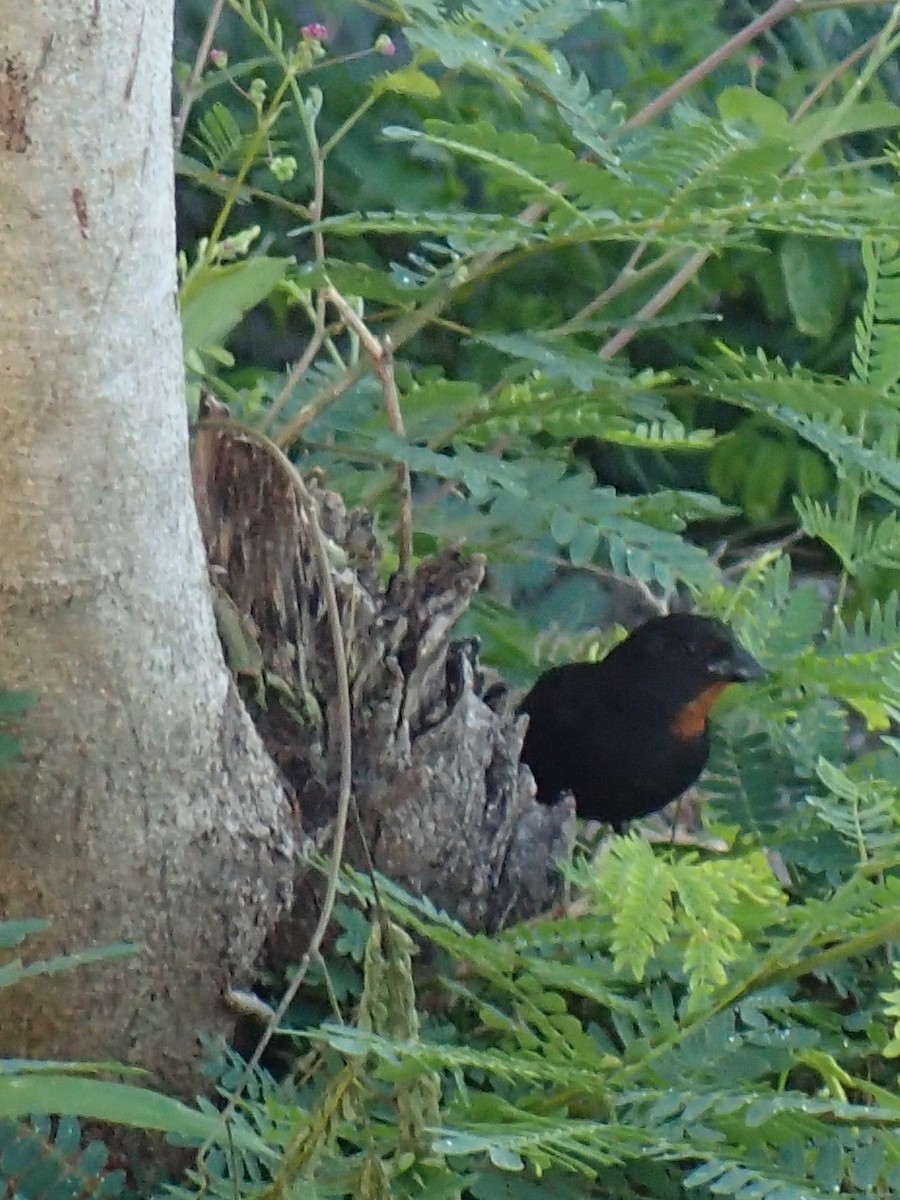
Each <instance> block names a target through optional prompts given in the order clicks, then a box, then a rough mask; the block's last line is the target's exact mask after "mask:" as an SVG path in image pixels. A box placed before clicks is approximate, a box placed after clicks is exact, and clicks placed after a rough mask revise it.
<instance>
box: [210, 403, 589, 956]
mask: <svg viewBox="0 0 900 1200" xmlns="http://www.w3.org/2000/svg"><path fill="white" fill-rule="evenodd" d="M193 461H194V487H195V495H196V498H197V505H198V511H199V513H200V522H201V528H202V530H203V534H204V539H205V541H206V545H207V553H208V556H209V561H210V564H211V568H212V571H213V575H214V577H215V578H216V579H217V580H218V581H219V584H220V586H221V587H222V588H223V589H224V591H225V592H227V597H228V600H227V601H226V603H227V605H228V612H229V614H230V617H231V619H232V620H238V619H240V621H241V624H242V629H243V632H244V635H245V636H247V635H249V642H247V641H243V640H242V639H241V638H240V637H238V638H237V639H236V640H237V642H238V643H239V648H238V650H237V653H236V654H233V655H232V661H233V662H234V663H235V665H236V666H237V668H238V672H239V674H240V672H241V671H243V674H244V677H245V680H246V682H247V685H248V686H247V689H246V691H247V694H248V695H250V696H252V695H254V694H255V696H256V703H255V705H254V716H255V720H256V723H257V727H258V729H259V730H260V733H261V734H262V737H263V740H264V742H265V744H266V746H267V747H268V749H269V751H270V753H271V754H272V756H273V758H274V759H275V761H276V762H277V763H278V765H279V766H280V768H281V770H282V772H283V773H284V776H285V778H286V779H287V781H288V782H289V785H290V787H291V789H292V792H293V794H294V797H295V801H296V804H297V805H298V808H299V811H300V812H301V813H302V820H303V826H304V829H305V830H306V831H307V833H309V834H310V835H311V836H312V837H313V838H316V837H318V836H320V835H321V833H322V831H323V830H326V829H327V827H328V825H329V823H330V821H331V820H332V818H333V814H334V797H335V792H336V788H335V780H336V775H337V761H338V745H337V742H336V730H337V729H338V725H339V714H338V712H337V707H336V706H337V700H336V696H337V688H336V683H335V673H334V671H335V668H334V662H333V652H332V639H331V634H330V632H329V628H328V622H327V618H326V612H325V605H324V601H323V595H322V586H321V579H320V577H319V571H318V568H317V566H316V563H315V560H314V555H313V552H312V548H311V538H310V529H309V515H308V514H307V513H306V512H305V511H304V506H303V505H302V504H299V505H298V501H297V498H296V493H295V490H294V487H293V485H292V482H291V479H290V477H289V475H288V473H287V472H286V471H285V469H284V468H283V466H282V465H281V464H280V462H279V461H278V459H277V457H276V456H275V455H273V454H272V452H271V451H270V450H269V449H268V448H267V447H266V446H265V445H264V444H262V443H260V441H258V440H257V439H255V438H254V435H253V434H252V433H246V434H242V433H241V432H240V431H239V430H238V429H237V428H236V427H235V426H231V425H229V424H227V423H222V422H216V421H212V422H209V423H207V424H201V427H200V429H199V431H198V433H197V435H196V438H195V444H194V456H193ZM307 485H308V486H309V487H310V488H311V490H312V492H313V497H314V500H315V507H316V509H317V511H318V514H319V522H320V525H321V527H322V528H323V531H324V532H325V534H326V535H327V537H328V539H329V544H330V559H331V577H332V580H333V583H334V587H335V590H336V594H337V598H338V603H339V607H340V611H341V615H342V623H343V627H344V636H345V639H346V644H347V648H348V658H349V676H350V680H349V682H350V689H351V696H352V735H353V740H352V745H353V783H354V797H355V800H356V804H357V805H358V809H359V812H360V815H361V823H362V826H363V829H364V831H365V836H366V838H367V840H368V843H369V846H370V848H371V852H372V856H373V859H374V861H375V865H376V866H377V867H378V868H379V870H381V871H383V872H384V873H385V874H386V875H388V876H390V877H391V878H392V879H394V880H396V881H397V882H399V883H401V884H402V885H403V886H404V887H406V888H408V889H410V890H412V891H414V892H417V893H420V894H424V895H427V896H428V897H429V898H430V899H431V900H432V901H433V902H434V903H435V904H436V905H438V906H439V907H441V908H444V909H446V910H448V911H449V912H451V913H453V914H454V915H456V916H457V917H459V919H461V920H462V921H463V922H465V924H466V925H468V926H469V927H471V928H473V929H486V930H490V929H496V928H498V927H499V926H501V925H503V924H506V923H509V922H510V921H513V920H517V919H522V918H526V917H529V916H533V915H534V914H536V913H538V912H542V911H544V910H546V909H547V908H549V907H550V906H551V905H552V904H553V902H554V900H555V899H556V898H557V896H558V894H559V890H560V879H559V872H558V870H557V867H556V864H557V863H558V862H559V861H560V860H561V859H562V858H563V857H565V856H566V855H567V854H568V852H569V849H570V839H571V835H572V827H573V820H572V811H571V807H570V804H569V802H564V803H562V804H559V805H556V806H555V807H552V808H550V807H546V806H543V805H539V804H537V803H536V802H535V800H534V798H533V796H534V792H533V784H532V781H531V777H530V775H529V773H528V772H527V770H524V769H521V768H520V767H519V765H518V761H519V753H520V750H521V742H522V736H523V732H524V727H523V722H522V720H521V719H518V718H516V717H515V715H514V713H512V712H511V711H510V706H509V704H508V703H507V702H506V701H505V698H504V697H503V695H502V693H500V692H498V691H496V689H495V698H494V699H492V696H491V694H490V692H487V693H486V691H485V687H484V680H483V678H482V674H481V672H480V670H479V667H478V662H477V652H476V647H475V646H473V645H472V643H471V642H467V641H454V640H453V637H452V635H453V629H454V625H455V624H456V622H457V621H458V620H459V618H460V616H461V615H462V614H463V613H464V612H465V610H466V608H467V606H468V604H469V602H470V600H471V598H472V596H473V594H474V593H475V591H476V590H477V588H478V586H479V584H480V582H481V579H482V574H483V563H482V561H481V559H480V558H478V557H468V558H467V557H465V556H463V555H462V554H461V553H460V552H458V551H457V550H453V549H449V550H446V551H445V552H443V553H441V554H439V555H438V556H437V557H435V558H433V559H429V560H427V561H425V562H423V563H422V564H421V565H420V566H419V567H418V568H417V569H416V570H415V572H414V573H413V575H412V576H411V577H410V578H403V577H401V576H396V577H395V578H394V579H393V580H392V581H391V582H390V584H389V585H388V586H387V587H385V586H383V585H382V583H381V581H380V579H381V576H380V555H379V551H378V547H377V543H376V540H375V538H374V537H373V535H372V529H371V523H370V520H369V518H368V517H367V515H366V514H364V513H361V512H352V513H348V512H347V511H346V510H345V508H344V506H343V504H342V503H341V501H340V499H339V497H337V496H336V495H335V494H334V493H332V492H329V491H328V490H326V489H325V488H324V487H323V486H321V484H320V483H318V482H317V481H316V480H315V479H311V480H308V481H307ZM248 644H249V646H250V648H249V650H248V648H247V647H248ZM251 703H254V702H253V701H252V700H251ZM349 841H350V848H351V851H350V852H351V858H352V859H353V860H354V861H355V862H356V863H357V864H358V865H360V866H363V865H364V857H363V855H362V854H361V847H360V845H359V843H358V838H357V837H356V836H355V833H354V827H353V823H352V822H351V825H350V828H349ZM297 885H298V893H297V894H298V895H299V896H304V895H305V894H306V893H305V887H304V885H305V880H304V869H303V866H302V864H300V866H299V871H298V879H297ZM306 907H307V906H305V905H303V904H301V905H300V910H299V912H298V913H297V915H296V916H295V918H294V919H292V920H290V921H287V922H284V923H283V924H282V926H281V927H280V929H279V934H278V936H277V938H276V939H275V942H274V946H275V955H276V958H278V959H279V960H290V959H292V958H294V959H296V957H297V955H298V953H300V952H302V951H303V949H304V948H305V942H304V937H305V930H306V924H307V919H306V913H305V910H306Z"/></svg>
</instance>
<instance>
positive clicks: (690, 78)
mask: <svg viewBox="0 0 900 1200" xmlns="http://www.w3.org/2000/svg"><path fill="white" fill-rule="evenodd" d="M799 8H800V0H776V2H775V4H773V5H772V6H771V7H770V8H767V9H766V11H765V12H764V13H761V14H760V15H759V16H758V17H757V18H756V19H755V20H754V21H751V22H750V24H749V25H745V26H744V28H743V29H739V30H738V31H737V33H736V34H735V35H734V36H733V37H730V38H729V39H728V41H727V42H723V43H722V45H721V46H719V47H718V48H717V49H716V50H713V52H712V53H711V54H708V55H707V56H706V58H704V59H703V61H702V62H699V63H697V65H696V67H691V69H690V71H686V72H685V73H684V75H682V76H681V78H680V79H676V80H675V82H674V83H673V84H671V86H670V87H667V88H666V89H665V91H662V92H660V93H659V95H658V96H657V97H656V99H655V100H651V101H650V103H649V104H646V105H644V107H643V108H642V109H641V110H640V111H639V112H636V113H635V114H634V116H633V117H629V119H628V120H627V121H625V122H624V123H623V124H622V125H620V126H619V129H618V130H617V131H616V132H617V133H628V132H630V131H631V130H632V129H639V128H640V127H641V126H642V125H647V124H648V123H649V122H650V121H652V120H653V119H654V118H655V117H658V116H660V114H661V113H664V112H665V111H666V109H667V108H671V107H672V105H673V104H674V103H675V101H676V100H680V99H681V97H682V96H683V95H684V94H685V93H686V92H689V91H690V90H691V88H692V87H694V86H695V85H696V84H698V83H700V81H701V80H703V79H705V78H706V77H707V75H711V74H712V73H713V71H716V70H718V68H719V67H721V66H722V65H723V63H725V62H727V61H728V59H729V58H731V56H732V54H734V52H735V50H740V49H741V48H742V47H743V46H746V45H747V43H748V42H752V41H753V39H754V38H755V37H758V36H759V35H760V34H761V33H765V32H766V30H767V29H771V28H772V26H773V25H777V24H778V22H779V21H783V20H785V19H786V18H787V17H790V16H793V14H794V13H795V12H796V11H797V10H798V9H799Z"/></svg>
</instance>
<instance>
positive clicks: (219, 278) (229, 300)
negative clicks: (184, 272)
mask: <svg viewBox="0 0 900 1200" xmlns="http://www.w3.org/2000/svg"><path fill="white" fill-rule="evenodd" d="M292 261H293V260H292V259H290V258H262V257H261V258H248V259H244V260H242V261H241V262H234V263H228V264H226V265H224V266H222V265H219V264H210V265H204V266H200V267H197V268H196V269H195V270H193V271H192V272H191V273H190V275H189V276H188V278H187V279H186V280H185V282H184V285H183V286H182V288H181V293H180V297H179V300H180V304H181V331H182V339H183V343H184V350H185V353H188V352H189V351H191V350H203V349H204V348H205V347H207V346H209V345H215V344H216V343H218V342H222V341H224V340H225V338H227V336H228V334H229V333H231V331H232V330H233V329H234V328H235V326H236V325H237V324H238V323H239V322H240V321H241V320H242V318H243V317H244V315H245V313H248V312H249V311H250V309H251V308H255V307H256V305H257V304H261V303H262V301H263V300H265V298H266V297H267V296H268V295H269V294H270V293H271V292H272V291H273V289H274V288H275V287H276V286H277V284H278V283H279V281H280V280H281V279H282V278H283V276H284V273H285V271H286V270H287V269H288V267H289V266H290V265H291V263H292Z"/></svg>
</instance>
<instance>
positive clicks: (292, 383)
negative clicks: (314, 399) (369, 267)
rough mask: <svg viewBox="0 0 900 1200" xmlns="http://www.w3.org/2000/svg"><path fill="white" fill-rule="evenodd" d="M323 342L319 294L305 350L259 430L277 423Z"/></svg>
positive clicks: (265, 429) (322, 322) (323, 324)
mask: <svg viewBox="0 0 900 1200" xmlns="http://www.w3.org/2000/svg"><path fill="white" fill-rule="evenodd" d="M324 341H325V300H324V298H323V297H322V295H321V293H320V294H319V295H318V296H317V297H316V319H315V322H314V323H313V329H312V333H311V334H310V337H309V341H308V342H307V343H306V348H305V349H304V351H303V353H302V354H301V355H300V357H299V358H298V359H297V361H296V362H295V363H294V365H293V367H292V368H291V371H290V374H289V375H288V377H287V379H286V380H285V384H284V387H283V388H282V389H281V391H280V392H279V393H278V395H277V396H276V397H275V399H274V400H273V401H272V403H271V404H270V405H269V407H268V409H267V411H266V413H265V414H264V416H263V419H262V421H261V422H260V428H261V429H262V430H264V431H267V430H269V429H271V428H272V425H273V424H274V423H275V421H277V419H278V417H279V414H280V413H281V410H282V409H283V408H284V406H285V404H287V402H288V400H289V399H290V397H291V393H292V392H293V390H294V388H295V387H296V386H297V384H298V383H299V382H300V380H301V379H302V378H303V376H304V375H305V374H306V372H307V371H308V370H309V368H310V367H311V366H312V365H313V363H314V362H315V360H316V357H317V355H318V353H319V351H320V350H321V348H322V343H323V342H324Z"/></svg>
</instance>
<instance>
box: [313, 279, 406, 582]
mask: <svg viewBox="0 0 900 1200" xmlns="http://www.w3.org/2000/svg"><path fill="white" fill-rule="evenodd" d="M322 294H323V296H324V297H325V299H326V300H327V301H328V303H329V304H332V305H333V306H334V307H335V308H336V309H337V310H338V312H339V313H340V314H341V319H342V320H343V321H344V324H345V325H346V326H347V328H348V329H350V330H352V332H353V333H354V334H355V335H356V336H357V337H358V338H359V341H360V345H361V346H362V348H363V350H364V351H365V352H366V354H367V355H368V356H369V359H370V360H371V363H372V366H373V367H374V369H375V374H376V376H377V377H378V382H379V383H380V384H381V394H382V395H383V396H384V409H385V413H386V414H387V419H388V425H389V426H390V429H391V433H393V434H394V436H395V437H397V438H405V437H406V430H405V429H404V427H403V413H402V412H401V411H400V397H399V395H398V394H397V382H396V379H395V378H394V347H393V344H392V342H391V339H390V337H384V338H381V339H379V338H377V337H376V336H375V335H374V333H372V331H371V329H369V327H368V325H367V324H366V323H365V321H364V320H363V319H362V317H360V315H359V314H358V313H357V312H356V311H355V310H354V309H353V308H352V307H351V306H350V305H349V304H348V303H347V301H346V300H345V299H344V297H343V296H342V295H341V293H340V292H339V291H338V290H337V288H335V287H330V286H329V287H326V288H325V289H324V290H323V293H322ZM397 491H398V495H399V501H400V516H399V521H398V530H397V533H398V538H397V541H398V551H397V553H398V558H399V560H400V562H399V565H400V570H401V572H403V573H406V572H407V571H408V570H409V564H410V563H411V562H412V529H413V511H412V478H411V476H410V472H409V464H408V463H405V462H401V463H398V464H397Z"/></svg>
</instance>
